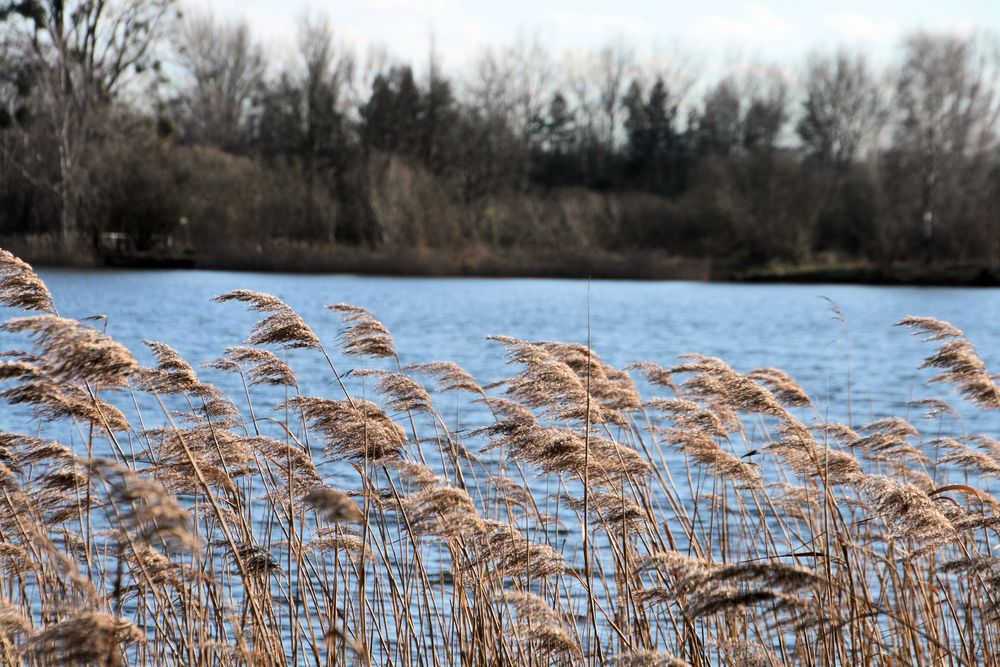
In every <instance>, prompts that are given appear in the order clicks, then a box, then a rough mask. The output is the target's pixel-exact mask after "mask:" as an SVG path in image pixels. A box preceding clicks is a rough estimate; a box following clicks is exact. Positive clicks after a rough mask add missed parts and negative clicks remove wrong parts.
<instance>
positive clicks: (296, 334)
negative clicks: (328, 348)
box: [213, 290, 321, 350]
mask: <svg viewBox="0 0 1000 667" xmlns="http://www.w3.org/2000/svg"><path fill="white" fill-rule="evenodd" d="M213 301H216V302H217V303H225V302H228V301H239V302H241V303H245V304H247V306H248V307H249V308H250V310H253V311H255V312H259V313H272V314H271V315H269V316H268V317H266V318H264V319H263V320H261V321H260V322H258V323H257V324H256V325H254V328H253V329H252V330H251V331H250V336H249V337H248V338H247V343H248V344H249V345H277V346H279V347H281V348H283V349H287V350H290V349H319V348H320V347H321V346H320V341H319V337H318V336H317V335H316V334H315V333H314V332H313V330H312V329H311V328H310V327H309V325H308V324H306V321H305V320H303V319H302V317H300V316H299V314H298V313H296V312H295V311H294V310H292V309H291V308H290V307H289V306H288V304H286V303H285V302H284V301H282V300H281V299H279V298H278V297H276V296H272V295H270V294H265V293H263V292H253V291H251V290H233V291H232V292H228V293H226V294H222V295H219V296H217V297H215V298H214V299H213Z"/></svg>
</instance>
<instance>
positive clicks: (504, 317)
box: [0, 269, 1000, 430]
mask: <svg viewBox="0 0 1000 667" xmlns="http://www.w3.org/2000/svg"><path fill="white" fill-rule="evenodd" d="M40 274H41V276H42V278H43V279H44V280H45V281H46V283H47V284H48V286H49V288H50V289H51V291H52V292H53V294H54V296H55V300H56V303H57V305H58V307H59V309H60V312H61V313H62V314H64V315H69V316H73V317H87V316H93V315H98V314H106V315H107V316H108V320H107V322H108V333H110V334H111V335H112V336H113V337H114V338H116V339H117V340H119V341H120V342H122V343H124V344H125V345H126V346H128V347H129V348H130V349H131V350H132V351H133V352H134V353H135V354H136V355H137V356H138V357H139V359H140V361H143V362H149V361H151V355H149V354H148V352H147V351H146V350H145V348H144V347H143V345H142V340H143V339H151V340H159V341H163V342H166V343H168V344H169V345H171V346H172V347H174V348H176V349H177V350H178V351H179V352H180V353H181V354H182V355H183V356H184V357H185V358H187V359H188V360H189V361H191V362H192V363H193V364H195V365H197V364H200V363H202V362H206V361H210V360H212V359H214V358H216V357H218V356H220V355H221V354H222V353H223V352H224V350H225V348H226V347H227V346H230V345H235V344H238V343H240V342H242V341H243V340H244V339H245V338H246V335H247V333H248V331H249V329H250V327H251V326H252V325H253V323H254V322H256V321H257V319H259V318H258V317H256V316H255V315H254V314H253V313H248V312H245V311H244V309H243V308H241V307H239V306H237V305H231V304H230V305H226V304H216V303H212V301H211V299H212V297H213V296H215V295H217V294H222V293H224V292H227V291H230V290H232V289H237V288H244V289H252V290H257V291H262V292H268V293H271V294H274V295H276V296H279V297H281V298H282V299H284V300H285V301H286V302H288V303H289V304H290V305H291V306H292V307H293V308H295V309H296V310H297V311H298V312H299V313H300V314H301V315H302V316H303V317H305V319H306V320H307V321H308V322H309V324H310V325H311V326H312V328H313V329H314V330H315V331H316V332H317V334H319V336H320V337H321V338H322V339H323V340H324V341H325V343H326V345H327V347H328V348H330V349H331V351H332V350H334V349H335V348H336V347H337V345H336V342H337V341H336V337H337V333H338V331H339V330H340V323H339V318H338V317H337V314H336V313H333V312H330V311H328V310H326V309H325V308H324V307H325V306H326V305H328V304H333V303H340V302H346V303H350V304H354V305H359V306H363V307H365V308H367V309H368V310H370V311H371V312H372V313H373V314H374V315H375V316H376V317H377V318H379V319H380V320H381V321H382V322H383V323H384V324H385V325H386V326H387V327H388V328H389V330H390V331H392V333H393V335H394V337H395V339H396V343H397V349H398V351H399V354H400V357H401V359H402V361H403V363H404V364H410V363H419V362H425V361H435V360H449V361H455V362H457V363H458V364H460V365H461V366H463V367H464V368H466V369H467V370H468V371H470V372H471V373H472V374H473V375H474V376H475V377H476V378H477V379H478V380H479V381H480V382H481V383H484V384H485V383H488V382H493V381H495V380H499V379H501V378H503V377H506V376H507V374H509V372H510V369H509V368H507V367H505V364H504V354H503V350H502V348H501V347H500V346H499V345H497V344H496V343H493V342H490V341H488V340H487V337H488V336H491V335H498V334H502V335H508V336H514V337H517V338H522V339H525V340H531V341H534V340H557V341H566V342H581V343H583V342H586V340H587V327H588V300H589V319H590V330H591V340H592V345H593V348H594V350H595V351H596V352H597V353H598V354H600V355H601V357H602V358H603V359H604V360H605V361H606V362H608V363H610V364H612V365H615V366H624V365H626V364H629V363H632V362H637V361H654V362H656V363H659V364H661V365H664V366H670V365H672V364H674V363H675V362H676V361H677V359H678V355H681V354H684V353H688V352H697V353H700V354H705V355H711V356H718V357H721V358H723V359H724V360H726V361H727V362H728V363H729V364H730V365H731V366H733V367H734V368H736V369H737V370H739V371H749V370H751V369H754V368H759V367H766V366H777V367H779V368H781V369H783V370H785V371H787V372H789V373H790V374H791V375H792V376H793V377H795V378H796V379H797V380H799V382H800V383H801V384H802V385H803V386H804V387H805V389H806V390H807V391H808V392H809V393H810V395H811V396H812V398H813V400H814V403H815V404H816V405H817V406H818V407H819V408H820V409H821V410H826V409H827V408H829V410H830V411H831V417H838V418H839V417H846V415H845V414H843V412H844V411H845V403H846V402H845V400H844V399H845V395H846V394H845V392H846V389H847V386H848V375H849V372H850V376H851V385H850V386H851V391H852V395H853V403H854V412H855V423H862V422H865V421H871V420H872V419H873V418H877V417H883V416H886V415H887V414H894V415H898V414H899V413H900V412H901V410H905V404H906V403H907V401H909V400H912V399H914V398H919V397H921V396H924V395H927V394H928V393H931V394H934V395H940V394H941V393H943V392H944V391H945V388H943V387H932V388H931V389H930V390H928V389H926V388H925V387H924V386H923V380H925V379H926V378H927V377H928V374H927V373H926V372H918V367H919V366H920V363H921V361H922V359H923V358H924V357H925V356H926V355H927V354H929V352H930V348H929V347H928V346H927V345H924V344H921V343H920V342H919V341H918V340H917V339H915V338H914V337H913V336H910V335H909V333H908V332H907V331H905V330H903V329H900V328H896V327H893V324H894V323H896V322H897V321H899V320H900V319H901V318H902V317H904V316H906V315H929V316H933V317H936V318H939V319H943V320H947V321H949V322H951V323H952V324H954V325H956V326H958V327H959V328H961V329H963V330H964V331H965V332H966V334H967V335H968V336H969V338H970V339H971V340H972V342H973V343H975V344H976V345H977V347H978V349H979V352H980V354H981V355H982V356H983V358H984V360H985V361H986V362H987V364H988V365H990V366H991V367H998V368H1000V290H995V289H983V288H940V289H938V288H909V287H867V286H840V285H760V284H753V285H749V284H727V283H692V282H627V281H595V282H591V283H589V284H588V283H587V282H586V281H573V280H533V279H493V278H489V279H483V278H380V277H361V276H328V275H283V274H258V273H236V272H210V271H174V272H172V271H73V270H54V269H49V270H42V271H41V272H40ZM820 297H827V298H829V299H832V300H833V301H834V302H836V303H837V304H838V305H839V308H840V309H841V311H842V312H843V314H844V316H845V318H846V323H847V328H846V331H845V328H844V326H843V325H842V324H841V323H840V322H838V321H836V320H835V319H834V317H833V316H832V312H831V309H830V307H829V305H828V303H827V302H826V301H824V300H823V299H821V298H820ZM0 341H2V342H4V343H5V344H6V343H7V340H4V339H0ZM291 358H292V360H293V361H295V362H298V361H299V360H300V359H301V360H302V361H303V362H304V365H300V366H297V368H296V370H297V371H298V372H299V379H300V382H301V384H302V385H303V388H304V392H305V393H315V392H326V393H329V391H328V390H329V384H330V376H329V369H327V368H326V367H325V364H321V363H317V360H316V359H315V358H313V357H312V356H311V355H309V354H302V353H294V354H292V355H291ZM310 359H311V361H310ZM335 361H336V362H337V364H338V366H339V367H340V370H341V372H344V371H346V370H347V369H350V368H355V367H358V366H359V362H358V360H357V359H351V358H346V359H345V358H343V357H341V358H337V357H335ZM206 377H207V378H211V379H213V380H220V381H221V382H222V383H223V384H224V385H225V382H226V380H227V376H222V377H221V378H220V377H219V375H218V374H215V375H213V374H212V373H206ZM965 412H966V413H967V414H970V415H971V414H973V413H971V412H969V411H965ZM10 419H11V418H10V416H9V415H5V416H4V417H0V428H14V427H15V426H16V425H15V424H13V423H11V421H10ZM975 419H976V422H977V423H980V424H982V426H983V428H986V427H992V428H994V430H995V429H996V427H997V426H1000V420H995V421H990V420H987V419H985V418H984V417H983V416H982V415H981V414H976V415H975Z"/></svg>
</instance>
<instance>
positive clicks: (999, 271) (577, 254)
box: [0, 238, 1000, 287]
mask: <svg viewBox="0 0 1000 667" xmlns="http://www.w3.org/2000/svg"><path fill="white" fill-rule="evenodd" d="M0 247H4V248H7V249H9V250H11V251H12V252H14V254H16V255H18V256H20V257H22V258H24V259H25V260H26V261H28V262H30V263H31V264H33V265H35V266H36V267H66V268H129V269H178V270H181V269H199V270H222V271H260V272H275V273H329V274H360V275H383V276H414V277H460V276H469V277H473V276H477V277H496V278H501V277H504V278H572V279H586V278H592V279H595V280H690V281H703V282H746V283H802V284H830V283H839V284H857V285H912V286H954V287H995V286H1000V268H998V267H990V266H984V265H977V264H930V265H928V264H914V263H905V264H893V265H879V264H875V263H871V262H863V261H855V262H840V261H833V262H830V261H816V262H808V263H801V264H773V265H768V266H755V267H754V266H751V267H747V266H734V265H733V264H729V263H723V262H718V261H713V260H710V259H703V258H687V257H678V256H675V255H671V254H669V253H666V252H662V251H640V250H629V251H618V252H615V251H608V250H600V249H586V250H580V249H567V250H554V249H552V250H545V251H543V250H527V249H523V248H509V249H487V248H479V247H477V248H465V249H457V250H456V249H436V248H406V249H385V248H383V249H377V250H376V249H368V248H359V247H352V246H323V245H304V244H286V243H277V244H273V245H269V246H263V245H260V244H241V245H230V246H225V247H223V248H221V249H219V250H216V251H214V252H212V253H195V252H177V253H170V252H145V253H142V252H119V253H106V254H104V255H103V256H102V255H99V254H98V253H94V252H86V251H79V250H76V251H73V252H65V251H60V250H59V249H57V248H56V247H54V246H53V245H52V244H39V243H33V242H30V241H28V242H25V241H24V240H21V239H16V238H14V239H0Z"/></svg>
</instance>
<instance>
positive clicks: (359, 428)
mask: <svg viewBox="0 0 1000 667" xmlns="http://www.w3.org/2000/svg"><path fill="white" fill-rule="evenodd" d="M286 406H287V407H290V408H293V409H298V410H301V411H302V414H303V416H304V417H305V419H306V420H307V421H310V422H312V425H313V428H315V429H316V430H317V431H319V432H320V433H321V434H322V435H323V436H324V437H325V438H326V440H327V445H326V447H325V451H327V453H329V454H330V455H332V456H343V457H346V458H348V459H353V460H355V461H364V460H365V459H366V458H367V459H371V460H382V459H397V458H399V457H400V455H401V454H402V451H403V446H404V445H405V444H406V432H405V431H404V430H403V429H402V427H401V426H399V424H397V423H396V422H394V421H392V419H390V418H389V416H388V415H386V414H385V411H384V410H382V408H380V407H379V406H377V405H375V404H374V403H370V402H368V401H362V400H355V401H354V402H353V403H352V402H350V401H334V400H330V399H326V398H313V397H306V396H299V397H296V398H293V399H291V400H289V401H287V402H285V403H282V404H281V405H279V406H278V409H279V410H282V409H284V408H285V407H286Z"/></svg>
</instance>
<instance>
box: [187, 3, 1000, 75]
mask: <svg viewBox="0 0 1000 667" xmlns="http://www.w3.org/2000/svg"><path fill="white" fill-rule="evenodd" d="M187 1H188V9H189V11H190V10H195V11H197V9H196V8H198V7H202V6H204V5H208V6H211V7H212V8H213V9H214V11H215V13H216V14H217V15H219V16H225V17H229V16H242V17H243V18H245V19H246V20H247V21H248V22H249V23H250V24H251V25H252V26H253V28H254V31H255V32H256V33H257V34H258V35H260V36H261V38H263V39H264V41H265V42H267V43H269V45H270V46H271V47H272V48H275V49H278V50H280V49H281V48H284V47H289V46H290V45H292V44H294V34H295V26H296V25H297V22H298V20H299V18H300V17H301V16H302V15H303V14H304V13H305V12H307V11H312V12H313V13H314V14H315V13H317V12H322V13H325V14H326V15H328V16H329V17H330V19H331V22H332V24H333V27H334V30H335V32H336V33H338V34H339V36H340V37H341V38H344V39H346V40H347V41H348V42H350V43H352V44H353V46H354V47H355V48H356V49H357V50H358V51H359V52H360V53H361V54H364V53H365V52H366V51H368V50H369V49H370V48H372V47H384V48H385V49H386V50H387V51H388V53H389V54H390V55H392V56H395V57H398V58H402V59H405V60H408V61H414V62H420V61H421V60H423V59H426V55H427V53H428V44H429V39H430V35H431V34H432V33H433V35H434V38H435V43H436V46H437V50H438V52H439V54H440V56H441V57H442V58H443V61H444V65H445V67H446V68H448V69H449V70H461V69H462V67H463V65H464V64H466V63H469V62H471V60H472V59H473V58H474V57H475V55H476V54H477V53H478V52H479V51H480V50H481V49H482V47H483V46H486V45H502V44H505V43H510V42H511V41H513V40H515V39H516V38H517V37H518V36H528V37H537V38H539V39H540V40H541V41H542V42H543V43H544V44H546V45H547V46H548V47H549V48H550V49H551V50H552V51H553V52H555V53H560V52H563V51H566V50H572V49H588V48H597V47H600V46H601V45H603V44H605V43H607V42H608V41H609V40H612V39H616V38H624V39H625V40H626V41H628V42H629V43H630V44H632V45H633V46H634V47H635V48H636V49H637V50H638V51H639V52H640V53H643V52H646V53H648V54H651V55H655V54H658V53H669V54H676V53H684V54H688V55H689V56H690V57H692V58H694V59H696V60H698V61H700V64H701V65H702V66H705V67H708V68H712V67H713V66H714V65H718V64H721V63H722V62H724V61H726V60H728V59H751V60H758V61H768V62H771V61H776V62H779V63H784V64H795V63H797V61H799V60H800V59H801V56H802V55H803V54H805V53H808V52H809V51H811V50H815V49H829V48H833V47H836V46H838V45H847V46H853V47H856V48H860V49H863V50H865V51H867V52H869V53H870V54H871V55H872V56H873V57H874V58H875V59H876V60H880V61H881V60H888V59H889V58H890V57H891V55H892V53H893V49H894V47H895V45H896V44H897V42H898V40H899V37H900V35H902V34H905V33H907V32H909V31H912V30H915V29H928V30H935V31H953V32H969V31H973V30H976V29H983V28H985V29H996V30H1000V0H945V1H943V2H942V1H940V0H937V1H935V0H869V1H868V2H862V1H858V0H839V1H836V2H833V1H828V2H809V1H807V0H798V1H795V0H759V1H755V0H749V1H748V0H714V1H709V0H705V1H702V2H697V1H695V2H691V1H688V2H651V1H649V0H602V1H600V2H598V1H596V0H555V1H546V2H542V1H541V0H535V1H532V0H492V1H484V0H474V1H471V0H336V1H334V2H316V1H310V0H201V1H200V2H197V3H195V2H193V1H192V0H187Z"/></svg>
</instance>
